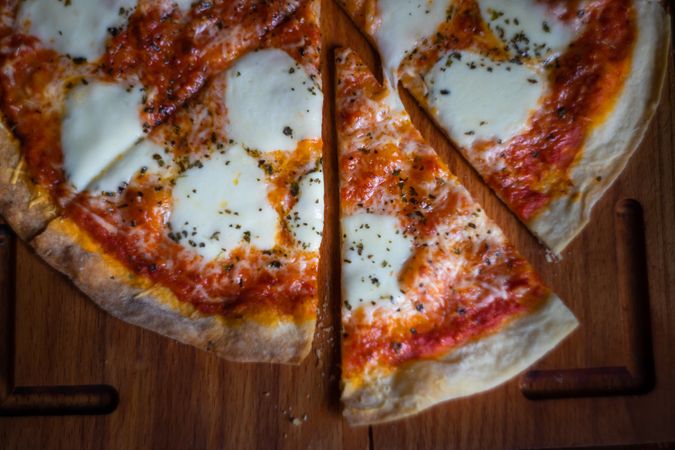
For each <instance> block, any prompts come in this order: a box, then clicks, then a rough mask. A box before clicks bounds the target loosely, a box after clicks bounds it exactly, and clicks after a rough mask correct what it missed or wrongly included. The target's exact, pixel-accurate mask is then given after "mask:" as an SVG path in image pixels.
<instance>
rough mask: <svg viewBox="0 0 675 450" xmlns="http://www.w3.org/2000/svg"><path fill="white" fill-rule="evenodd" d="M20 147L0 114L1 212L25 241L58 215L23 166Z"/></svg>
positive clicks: (55, 208) (49, 200)
mask: <svg viewBox="0 0 675 450" xmlns="http://www.w3.org/2000/svg"><path fill="white" fill-rule="evenodd" d="M25 167H26V165H25V161H24V159H23V156H22V153H21V147H20V145H19V143H18V142H17V140H16V139H15V138H14V137H13V136H12V134H11V133H10V132H9V130H8V129H7V127H6V125H5V121H4V118H2V117H1V116H0V215H1V216H2V217H4V218H5V220H7V222H9V224H10V225H11V227H12V228H13V229H14V231H16V233H17V234H18V235H19V237H21V238H22V239H24V240H28V239H30V238H32V237H33V236H35V235H36V234H37V233H39V232H40V231H42V230H43V229H44V228H45V227H46V226H47V223H49V221H50V220H51V219H53V218H54V217H56V214H57V207H56V205H54V203H53V202H52V200H51V198H50V197H49V194H48V193H47V192H44V190H43V189H42V188H40V187H38V186H37V185H35V184H34V183H32V182H31V180H30V177H29V176H28V173H27V172H26V169H25Z"/></svg>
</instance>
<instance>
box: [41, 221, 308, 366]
mask: <svg viewBox="0 0 675 450" xmlns="http://www.w3.org/2000/svg"><path fill="white" fill-rule="evenodd" d="M32 245H33V247H34V248H35V250H36V251H37V253H38V254H39V255H40V256H41V257H42V258H43V259H44V260H45V261H47V262H48V263H49V264H51V265H52V266H53V267H54V268H56V269H57V270H59V271H60V272H62V273H64V274H66V275H68V276H69V277H70V278H71V280H72V281H73V282H74V283H75V285H76V286H77V287H78V288H80V289H81V290H82V291H83V292H84V293H85V294H86V295H87V296H89V297H90V298H91V299H92V300H93V301H94V302H95V303H96V304H97V305H99V306H100V307H101V308H103V309H104V310H106V311H107V312H109V313H110V314H112V315H113V316H115V317H117V318H119V319H121V320H123V321H125V322H129V323H132V324H134V325H138V326H140V327H143V328H147V329H149V330H152V331H155V332H157V333H159V334H162V335H164V336H167V337H170V338H172V339H176V340H178V341H180V342H183V343H185V344H189V345H193V346H195V347H198V348H201V349H203V350H207V351H210V352H213V353H216V354H217V355H218V356H220V357H223V358H225V359H229V360H235V361H244V362H254V361H257V362H278V363H293V364H295V363H299V362H300V361H301V360H302V359H303V358H304V357H305V356H306V355H307V353H309V350H310V347H311V342H312V335H313V332H314V325H315V320H314V319H310V320H306V321H304V322H303V323H301V324H297V323H295V322H294V321H291V320H284V319H275V320H269V319H267V320H265V321H264V322H263V321H259V320H256V319H255V318H244V319H240V320H236V321H235V320H231V321H230V320H225V319H222V318H220V317H216V316H208V315H204V314H202V313H200V312H198V311H196V310H195V309H194V308H192V307H191V305H189V304H186V303H184V302H181V301H179V300H178V299H177V298H176V297H175V296H174V295H173V293H171V292H170V291H169V290H168V289H167V288H163V287H160V286H157V285H154V284H153V283H152V282H151V281H150V280H149V279H147V278H144V277H140V276H138V275H135V274H134V273H132V272H131V271H130V270H128V269H127V268H126V267H124V266H123V265H122V264H121V263H120V262H118V261H117V260H115V259H114V258H112V257H111V256H108V255H106V254H105V253H104V252H103V251H102V249H101V248H100V246H98V245H97V244H96V243H94V242H93V240H92V239H91V238H89V237H88V236H87V235H86V234H85V233H84V232H83V231H81V230H80V229H79V228H78V227H77V225H76V224H75V223H74V222H72V221H71V220H69V219H64V218H59V219H56V220H54V221H52V222H51V223H50V224H49V225H48V227H47V228H46V229H45V230H44V232H42V233H41V234H39V235H38V236H37V237H36V238H35V239H34V240H33V241H32Z"/></svg>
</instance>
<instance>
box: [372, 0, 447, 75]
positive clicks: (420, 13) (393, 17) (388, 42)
mask: <svg viewBox="0 0 675 450" xmlns="http://www.w3.org/2000/svg"><path fill="white" fill-rule="evenodd" d="M450 3H451V1H450V0H380V1H378V2H377V10H378V16H379V19H380V23H379V26H378V28H377V29H376V30H375V35H374V37H375V41H376V42H377V45H378V47H379V50H380V54H381V55H382V60H383V62H384V65H385V67H386V69H387V76H388V77H389V78H390V82H391V84H392V86H396V85H397V82H396V78H395V76H396V70H397V69H398V66H399V65H400V64H401V61H403V58H404V57H405V56H406V54H407V53H408V52H409V51H411V50H413V49H414V48H415V47H416V45H417V43H418V42H419V41H420V40H421V39H422V38H425V37H428V36H432V35H433V34H434V33H435V32H436V30H437V29H438V27H439V25H440V24H441V23H443V22H444V21H445V19H446V15H447V12H448V8H449V7H450Z"/></svg>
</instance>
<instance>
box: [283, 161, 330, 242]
mask: <svg viewBox="0 0 675 450" xmlns="http://www.w3.org/2000/svg"><path fill="white" fill-rule="evenodd" d="M297 195H298V202H297V203H296V204H295V206H294V207H293V209H292V210H291V212H290V214H289V215H288V217H287V221H288V226H289V228H290V230H291V232H292V233H293V237H295V239H296V241H297V243H298V245H300V246H301V247H302V248H303V249H305V250H309V251H313V252H315V251H318V250H319V247H321V236H322V233H323V171H317V172H312V173H309V174H307V175H305V176H304V177H303V178H302V180H301V181H300V183H298V194H297Z"/></svg>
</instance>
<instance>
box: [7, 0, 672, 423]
mask: <svg viewBox="0 0 675 450" xmlns="http://www.w3.org/2000/svg"><path fill="white" fill-rule="evenodd" d="M345 6H346V8H347V10H348V11H349V12H350V13H351V14H352V17H354V18H355V20H356V21H357V23H358V24H360V25H361V26H362V27H363V29H364V30H365V31H366V32H367V33H369V34H370V36H371V37H372V38H373V40H374V42H375V43H377V45H378V48H379V50H380V52H381V54H382V59H383V62H384V66H385V71H386V75H387V76H386V77H384V81H383V82H382V83H379V82H378V81H377V80H376V77H375V76H374V75H373V74H371V73H370V72H369V71H368V70H367V69H366V67H365V66H364V65H363V64H362V62H361V61H360V60H359V59H358V57H357V56H356V55H355V54H354V53H353V52H352V51H350V50H339V51H338V52H337V65H336V69H337V77H336V99H335V106H336V108H335V109H336V121H335V122H336V123H335V124H324V123H323V117H324V115H323V111H324V101H323V100H324V98H323V93H322V85H321V71H320V61H321V33H320V26H319V15H320V11H319V1H318V0H217V1H211V2H206V1H197V2H195V1H192V0H105V1H98V2H95V1H90V0H68V1H55V0H21V1H20V0H4V1H1V2H0V215H2V217H3V218H4V219H5V220H7V222H8V223H9V224H10V225H11V226H12V227H13V229H14V230H15V231H16V233H17V234H18V235H19V236H20V237H21V238H22V239H24V240H25V241H27V242H28V243H30V245H31V246H32V247H33V248H34V249H35V252H36V253H37V254H38V255H39V256H41V257H42V258H43V259H44V260H45V261H47V262H48V263H49V264H51V265H52V266H53V267H55V268H56V269H57V270H59V271H60V272H62V273H64V274H65V275H67V276H68V277H69V278H70V279H72V280H73V282H74V283H75V284H76V285H77V286H78V287H79V288H80V289H81V290H82V291H83V292H84V293H86V294H87V295H88V296H89V297H90V298H91V299H92V300H93V301H94V302H95V303H97V304H98V305H99V306H100V307H101V308H102V309H104V310H106V311H108V312H109V313H110V314H112V315H114V316H116V317H118V318H120V319H122V320H124V321H127V322H129V323H132V324H135V325H138V326H141V327H144V328H146V329H149V330H152V331H155V332H157V333H160V334H162V335H164V336H167V337H170V338H173V339H176V340H178V341H181V342H184V343H186V344H189V345H193V346H195V347H197V348H200V349H204V350H206V351H210V352H214V353H215V354H217V355H218V356H220V357H223V358H226V359H229V360H235V361H255V362H268V363H299V362H300V361H302V360H303V358H304V357H305V356H306V355H307V354H308V352H309V351H310V348H311V345H312V339H313V335H314V329H315V325H316V322H317V310H318V308H319V305H320V302H321V300H322V299H320V298H319V294H318V272H319V265H320V264H321V254H322V252H321V249H322V247H326V245H325V244H323V229H324V176H323V155H324V154H328V152H326V153H324V152H325V150H324V148H323V140H322V135H323V134H322V133H323V131H324V128H327V127H325V126H324V125H328V126H329V127H330V126H334V127H335V129H336V131H337V137H338V149H337V150H338V160H339V164H338V166H339V177H328V179H335V180H338V179H339V186H336V187H338V188H339V192H340V214H341V215H340V224H341V225H340V226H341V239H340V245H341V256H342V261H341V266H340V267H339V268H338V267H336V268H334V269H336V270H341V273H342V286H341V289H342V294H343V297H342V299H343V303H342V312H341V321H342V322H341V323H342V329H341V346H342V347H341V348H342V353H341V355H342V364H341V368H342V385H343V392H342V398H343V402H344V405H345V408H344V414H345V416H346V418H347V419H348V421H349V422H350V423H352V424H356V425H362V424H370V423H377V422H383V421H389V420H394V419H398V418H402V417H406V416H409V415H412V414H415V413H417V412H419V411H421V410H423V409H426V408H428V407H430V406H432V405H434V404H437V403H439V402H443V401H446V400H449V399H452V398H457V397H461V396H466V395H470V394H474V393H477V392H481V391H484V390H486V389H489V388H492V387H494V386H497V385H498V384H500V383H503V382H505V381H506V380H508V379H510V378H512V377H513V376H515V375H516V374H517V373H518V372H520V371H522V370H524V369H525V368H526V367H528V366H529V365H531V364H532V363H533V362H534V361H536V360H537V359H539V358H541V357H542V356H543V355H544V354H546V353H547V352H548V351H550V350H551V349H552V348H554V347H555V346H556V345H557V344H558V343H559V342H561V341H562V340H563V339H564V338H565V336H567V335H568V334H569V333H571V332H572V331H573V330H574V328H575V327H576V326H577V320H576V319H575V317H574V315H573V314H572V312H570V310H569V309H567V307H565V306H564V304H563V302H562V301H561V300H560V299H559V298H558V296H557V295H556V294H555V293H554V292H553V291H552V290H551V289H550V288H548V287H547V286H546V285H544V284H543V282H542V281H541V280H540V279H539V277H538V276H537V274H536V273H535V271H534V269H533V268H532V267H531V266H530V264H529V263H528V262H527V261H525V259H524V258H523V257H522V256H520V254H519V253H518V251H517V250H516V249H515V248H514V247H513V246H512V245H511V244H510V243H509V242H508V241H507V239H506V238H505V236H504V235H503V234H502V232H501V231H500V229H499V228H498V227H497V226H496V225H495V224H494V223H493V222H492V221H491V220H490V219H489V218H488V217H487V216H486V214H485V212H484V211H483V209H482V208H481V207H480V205H478V204H477V203H476V202H475V201H474V200H473V199H472V198H471V196H470V195H469V193H468V192H467V191H466V189H465V188H464V187H463V186H462V185H461V183H460V181H459V180H458V179H457V178H456V177H455V176H454V175H452V174H451V173H450V172H449V171H448V169H447V167H446V166H445V164H444V163H443V162H442V161H441V159H440V158H439V157H438V156H437V155H436V153H435V152H434V151H433V149H432V148H431V147H430V146H429V145H428V144H427V143H426V142H425V141H424V140H423V138H422V137H421V135H420V134H419V132H418V131H417V130H416V129H415V128H414V126H413V125H412V123H411V121H410V118H409V117H408V115H407V113H406V112H405V109H404V108H403V106H402V103H401V102H400V100H399V98H398V95H397V89H396V88H397V86H398V83H399V81H401V82H402V83H403V84H404V85H405V86H406V87H407V88H408V89H409V90H410V91H411V92H412V93H413V95H414V96H415V97H416V98H417V99H418V101H419V102H420V104H421V105H422V106H423V107H424V108H426V109H427V110H428V112H429V113H430V115H431V116H432V117H433V118H434V119H435V120H436V121H437V122H438V123H439V124H440V125H441V127H443V128H444V129H445V130H446V132H447V133H448V136H449V137H450V139H452V140H453V142H454V143H455V144H456V145H457V146H458V148H459V149H460V150H461V151H462V152H463V154H464V155H465V156H466V158H467V159H468V160H469V161H470V162H471V163H472V164H473V165H474V166H475V167H476V168H477V170H478V171H479V172H480V174H481V175H482V176H483V178H484V179H485V180H486V182H487V184H488V185H490V186H491V187H492V188H493V189H494V190H495V191H496V192H497V193H498V194H499V195H500V196H501V197H502V199H504V201H505V202H506V203H507V204H508V205H509V206H510V207H511V208H512V210H513V211H514V212H515V213H516V214H517V215H518V217H520V218H521V219H522V220H523V221H524V222H525V223H526V224H528V226H530V229H532V230H533V232H534V233H535V234H537V235H538V236H539V237H540V238H541V239H542V240H543V241H544V242H545V243H546V244H547V245H549V246H550V248H551V249H553V250H554V251H560V250H562V248H563V247H564V246H565V245H566V244H567V243H568V242H569V241H570V240H571V239H572V237H573V236H574V234H576V233H577V232H578V231H579V229H580V228H581V226H583V224H584V223H585V222H586V221H587V220H588V214H589V213H590V210H591V207H592V205H593V203H594V202H596V201H597V199H598V198H599V196H600V195H601V193H602V191H603V190H604V189H606V188H607V186H608V185H609V184H610V183H611V181H612V180H613V179H614V178H616V176H617V174H618V173H619V172H620V170H621V169H622V167H623V166H624V165H625V163H626V160H627V159H628V157H629V156H630V153H631V152H632V151H633V149H634V147H635V146H636V145H637V143H638V142H639V140H640V139H641V137H642V135H643V133H644V130H645V127H646V123H647V122H648V120H649V118H650V116H651V114H652V113H653V110H654V108H655V104H656V101H657V99H658V94H659V91H660V87H661V84H662V77H663V68H664V64H663V62H664V61H663V59H664V58H663V56H664V53H665V46H666V45H667V43H666V41H663V40H660V39H661V38H663V37H667V35H668V33H669V28H668V22H667V18H666V17H665V15H664V14H663V7H662V6H661V4H660V3H658V2H655V1H648V0H634V1H629V0H582V1H573V2H563V1H557V0H527V1H525V0H523V1H501V2H496V1H487V0H455V1H453V2H452V3H451V4H450V3H449V0H446V1H444V2H440V1H439V2H436V1H430V2H425V3H420V2H418V1H417V0H401V1H398V2H394V1H384V0H381V1H380V2H377V3H376V2H375V1H374V0H353V1H352V0H347V1H346V2H345ZM643 86H646V87H647V89H644V87H643ZM324 253H330V251H326V252H324Z"/></svg>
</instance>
